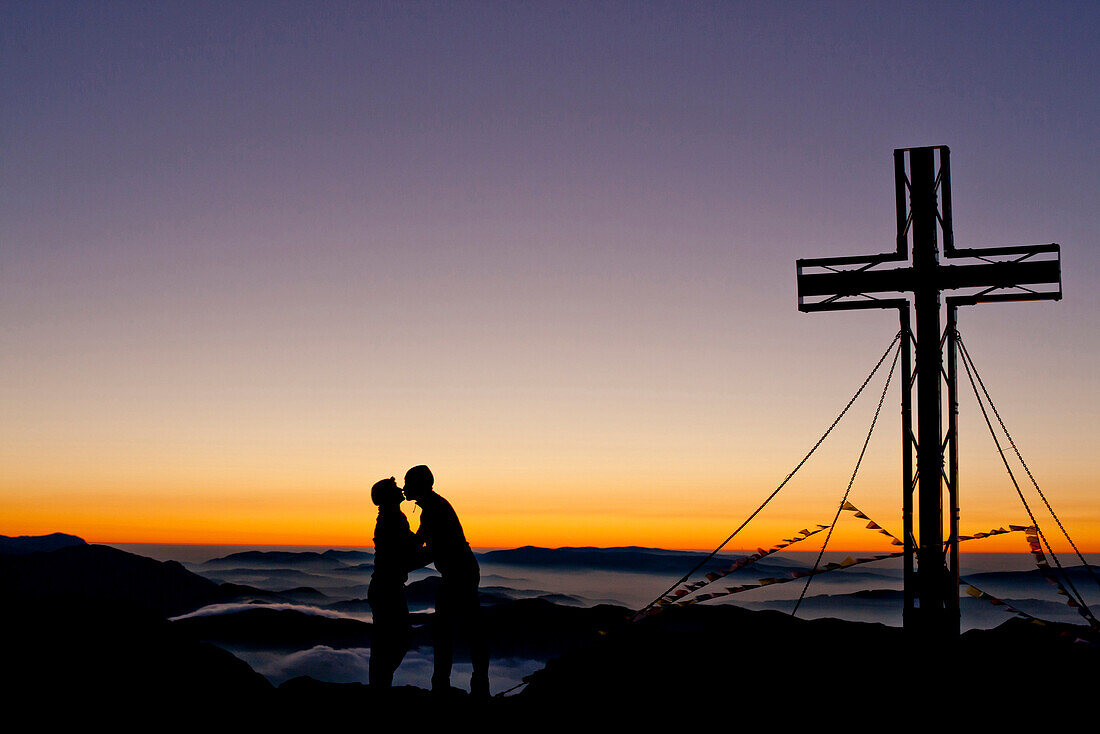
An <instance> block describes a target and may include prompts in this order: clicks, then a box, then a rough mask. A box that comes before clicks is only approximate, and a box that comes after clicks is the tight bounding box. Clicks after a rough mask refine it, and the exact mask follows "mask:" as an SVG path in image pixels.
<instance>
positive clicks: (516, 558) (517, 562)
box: [478, 545, 806, 575]
mask: <svg viewBox="0 0 1100 734" xmlns="http://www.w3.org/2000/svg"><path fill="white" fill-rule="evenodd" d="M478 557H479V558H481V559H482V560H483V561H484V562H485V563H495V564H500V565H509V566H532V567H539V568H553V569H563V570H564V569H575V568H578V569H579V568H584V569H600V570H605V571H634V572H641V573H662V574H672V575H679V574H683V573H685V572H687V571H688V570H690V569H691V568H692V567H693V566H694V565H695V564H696V563H698V562H699V561H701V560H703V559H704V558H705V557H706V554H705V553H695V552H691V551H668V550H662V549H660V548H638V547H623V548H591V547H582V548H539V547H536V546H530V545H527V546H523V547H521V548H513V549H509V550H495V551H487V552H485V553H479V554H478ZM737 558H738V556H732V555H718V556H715V557H714V558H713V559H711V560H710V561H709V562H708V563H707V565H706V566H704V570H707V571H710V570H720V569H725V568H728V567H729V565H730V564H731V563H733V562H734V561H735V560H736V559H737ZM754 568H755V569H756V570H757V571H759V570H765V571H766V573H768V574H775V573H785V572H787V571H790V570H796V569H803V570H804V569H805V568H806V566H804V565H802V564H799V563H797V562H787V561H783V562H779V561H776V560H773V559H765V560H762V561H758V562H757V563H756V564H754ZM755 572H756V571H754V573H755Z"/></svg>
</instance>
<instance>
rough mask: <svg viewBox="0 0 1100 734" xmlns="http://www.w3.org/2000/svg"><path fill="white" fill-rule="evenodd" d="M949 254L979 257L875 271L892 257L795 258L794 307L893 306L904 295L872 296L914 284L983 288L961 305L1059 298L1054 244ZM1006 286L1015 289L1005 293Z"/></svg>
mask: <svg viewBox="0 0 1100 734" xmlns="http://www.w3.org/2000/svg"><path fill="white" fill-rule="evenodd" d="M948 257H954V258H968V257H969V258H979V259H980V260H981V261H980V262H977V263H971V264H966V265H950V264H937V265H936V266H935V267H933V268H924V269H922V270H919V271H918V270H917V269H916V268H914V267H913V266H908V267H895V268H889V269H878V270H876V269H874V268H875V267H877V266H879V265H880V264H882V263H885V262H889V261H892V260H897V259H898V258H897V256H896V255H894V254H893V253H890V254H883V255H872V256H867V257H846V258H816V259H803V260H799V261H798V262H797V265H798V308H799V310H800V311H805V312H809V311H841V310H850V309H861V308H892V307H897V306H900V305H901V304H902V303H904V302H905V301H904V299H898V298H892V299H883V298H877V297H875V295H874V294H878V293H913V292H915V291H916V290H917V289H918V288H928V287H934V288H936V289H937V290H941V291H943V290H948V291H950V290H956V289H960V288H984V289H986V290H985V291H983V292H981V293H977V294H971V295H960V296H958V297H957V298H959V301H960V302H965V303H979V302H987V301H1034V300H1059V299H1061V297H1062V286H1061V280H1062V276H1061V262H1060V253H1059V247H1058V245H1056V244H1050V245H1023V246H1012V247H989V248H980V249H966V250H953V251H952V252H951V253H950V254H949V256H948ZM992 257H1012V258H1013V259H1011V260H1003V261H993V260H990V259H989V258H992ZM838 266H848V269H838ZM1005 289H1020V290H1018V291H1013V292H1009V293H1006V292H1004V290H1005ZM995 291H997V292H995ZM807 299H818V300H807ZM844 299H858V300H844Z"/></svg>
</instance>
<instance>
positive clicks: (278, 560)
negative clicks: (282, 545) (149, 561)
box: [192, 551, 345, 571]
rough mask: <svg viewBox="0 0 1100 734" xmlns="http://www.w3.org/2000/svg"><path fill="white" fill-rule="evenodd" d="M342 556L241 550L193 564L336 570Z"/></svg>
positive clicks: (341, 564) (211, 566) (225, 566)
mask: <svg viewBox="0 0 1100 734" xmlns="http://www.w3.org/2000/svg"><path fill="white" fill-rule="evenodd" d="M344 565H345V564H344V562H343V560H341V559H340V557H338V556H336V555H333V554H331V552H328V551H326V552H325V553H318V552H316V551H240V552H239V553H230V554H229V555H226V556H221V557H220V558H212V559H210V560H209V561H204V562H203V563H200V564H197V565H194V566H192V567H193V568H195V569H197V570H203V571H205V570H207V569H218V570H220V569H223V568H231V569H242V568H253V569H256V568H266V569H281V568H306V569H311V570H334V569H337V568H342V567H343V566H344Z"/></svg>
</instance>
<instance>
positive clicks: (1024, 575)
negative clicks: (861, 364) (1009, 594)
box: [965, 564, 1100, 598]
mask: <svg viewBox="0 0 1100 734" xmlns="http://www.w3.org/2000/svg"><path fill="white" fill-rule="evenodd" d="M1064 569H1065V572H1066V574H1067V575H1068V576H1069V578H1070V581H1072V582H1073V584H1074V585H1075V586H1076V587H1077V588H1078V589H1079V590H1081V591H1082V593H1086V598H1087V593H1088V592H1095V590H1096V582H1095V581H1094V580H1093V576H1092V574H1095V575H1096V576H1098V577H1100V566H1092V565H1090V566H1089V567H1088V568H1086V567H1085V566H1083V565H1080V564H1079V565H1076V566H1064ZM1089 569H1092V574H1090V573H1089ZM1054 574H1055V576H1056V577H1057V578H1058V579H1062V574H1061V572H1060V571H1058V569H1054ZM965 579H966V580H967V581H970V582H972V583H973V584H974V585H976V586H978V587H980V588H984V587H985V586H993V585H997V586H1002V587H1003V586H1011V587H1031V588H1035V586H1036V584H1038V585H1040V586H1047V582H1046V578H1045V576H1044V575H1043V573H1042V572H1041V571H1040V570H1039V569H1038V568H1032V569H1029V570H1027V571H988V572H985V573H968V574H966V575H965ZM1047 588H1050V589H1052V590H1053V588H1054V587H1053V586H1049V587H1047Z"/></svg>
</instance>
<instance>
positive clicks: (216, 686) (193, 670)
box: [0, 545, 274, 727]
mask: <svg viewBox="0 0 1100 734" xmlns="http://www.w3.org/2000/svg"><path fill="white" fill-rule="evenodd" d="M240 591H242V590H241V589H224V588H220V587H218V586H217V585H216V584H214V583H212V582H210V581H208V580H206V579H204V578H202V577H200V576H197V575H195V574H192V573H190V572H189V571H187V570H186V569H185V568H183V566H181V565H180V564H178V563H174V562H164V563H162V562H160V561H155V560H153V559H150V558H144V557H142V556H136V555H133V554H130V553H126V552H124V551H120V550H117V549H115V548H110V547H107V546H97V545H69V546H66V547H62V548H59V549H57V550H53V551H48V552H35V553H28V554H22V555H2V556H0V598H2V599H3V604H0V649H2V650H3V659H2V661H0V673H2V675H3V680H4V686H3V689H2V690H3V691H4V695H5V700H6V701H8V703H9V706H8V710H9V711H11V712H16V711H24V712H28V713H32V715H34V716H38V717H43V716H48V717H49V719H50V721H53V722H58V721H59V719H58V717H60V716H63V715H69V716H76V717H78V718H79V720H80V721H81V722H82V723H88V722H95V721H110V722H112V723H114V724H115V725H116V727H117V726H118V725H119V724H128V725H133V724H134V722H138V721H141V722H142V725H143V726H148V725H149V722H151V721H161V720H163V717H164V716H166V715H170V714H171V712H172V711H173V710H174V709H180V708H181V707H183V706H185V705H186V704H185V702H189V701H197V700H202V701H204V702H205V703H206V704H207V705H213V704H216V703H218V702H222V704H223V705H224V704H225V703H227V702H230V701H231V702H232V703H233V704H234V705H239V706H247V707H256V706H259V705H266V702H267V701H269V700H270V699H269V698H265V697H270V696H272V695H273V694H274V691H273V689H272V687H271V685H270V684H269V683H268V682H267V681H266V680H265V679H264V678H263V677H262V676H260V675H258V674H257V673H255V672H254V671H253V670H252V669H251V668H250V667H249V666H248V665H247V664H245V663H244V662H243V661H241V660H238V659H237V658H235V657H234V656H233V655H231V654H230V653H228V652H226V651H225V650H222V649H220V648H218V647H215V646H214V645H210V644H205V643H202V642H199V641H198V640H196V639H194V638H193V637H190V636H188V635H186V634H181V632H180V631H179V630H175V629H174V628H173V627H172V626H171V625H170V624H169V623H168V622H167V621H165V619H164V617H165V616H167V615H169V614H175V613H179V612H184V611H189V610H191V609H194V608H195V607H197V606H201V605H204V604H207V603H213V602H217V601H222V600H223V599H224V598H226V597H231V596H233V595H234V594H235V593H237V592H240ZM188 710H192V709H188ZM150 717H153V718H150Z"/></svg>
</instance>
